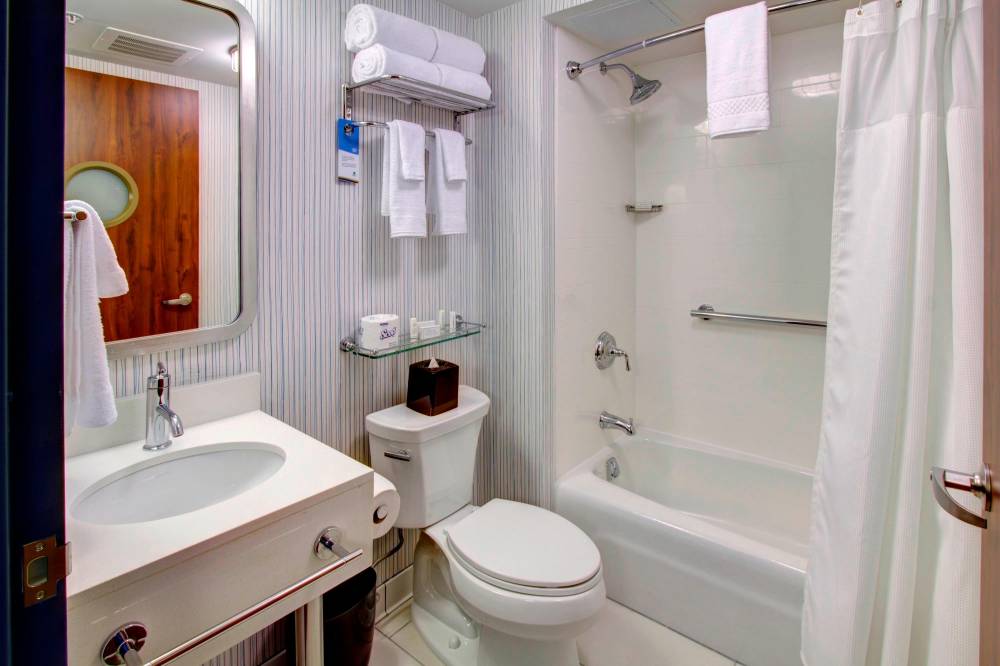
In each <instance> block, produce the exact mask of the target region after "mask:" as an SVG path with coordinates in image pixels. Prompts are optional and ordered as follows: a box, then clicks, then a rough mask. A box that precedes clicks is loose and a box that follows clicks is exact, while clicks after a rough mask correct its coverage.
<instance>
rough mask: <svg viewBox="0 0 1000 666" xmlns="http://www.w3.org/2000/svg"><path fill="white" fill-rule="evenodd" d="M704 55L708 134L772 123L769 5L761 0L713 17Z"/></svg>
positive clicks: (751, 129)
mask: <svg viewBox="0 0 1000 666" xmlns="http://www.w3.org/2000/svg"><path fill="white" fill-rule="evenodd" d="M705 59H706V66H707V72H706V76H705V79H706V83H707V87H708V90H707V92H708V133H709V135H710V136H712V137H713V138H714V137H719V136H725V135H727V134H737V133H740V132H757V131H760V130H765V129H767V128H768V127H770V125H771V103H770V97H769V96H768V72H767V67H768V64H767V63H768V34H767V5H766V4H765V3H764V2H758V3H756V4H754V5H747V6H746V7H740V8H739V9H733V10H732V11H728V12H722V13H721V14H713V15H712V16H709V17H708V18H707V19H706V20H705Z"/></svg>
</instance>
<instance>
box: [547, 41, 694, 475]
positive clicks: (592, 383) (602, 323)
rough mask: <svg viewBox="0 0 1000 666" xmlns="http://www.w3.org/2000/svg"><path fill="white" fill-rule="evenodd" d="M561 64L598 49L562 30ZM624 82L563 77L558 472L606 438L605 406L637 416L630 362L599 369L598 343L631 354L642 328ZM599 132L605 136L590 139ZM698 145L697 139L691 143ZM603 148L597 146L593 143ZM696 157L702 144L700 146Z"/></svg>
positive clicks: (558, 174) (559, 88)
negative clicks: (602, 340)
mask: <svg viewBox="0 0 1000 666" xmlns="http://www.w3.org/2000/svg"><path fill="white" fill-rule="evenodd" d="M555 46H556V60H557V61H558V62H563V61H565V60H569V59H579V58H589V57H591V56H592V55H597V54H598V50H597V49H596V48H595V47H594V46H592V45H590V44H588V43H586V42H584V41H582V40H580V39H579V38H577V37H575V36H573V35H571V34H569V33H567V32H565V31H564V30H561V29H560V30H557V31H556V44H555ZM621 83H622V82H621V81H620V80H619V78H618V77H610V76H609V77H602V76H600V75H599V74H598V75H597V76H593V75H590V76H588V75H587V74H585V75H584V76H582V77H581V79H580V80H577V81H571V80H569V79H566V78H564V77H559V78H558V79H557V80H556V98H557V100H558V101H557V106H558V107H559V108H560V109H561V111H562V112H561V113H560V115H559V122H558V123H557V124H556V127H555V133H556V134H555V138H556V143H555V151H556V152H555V154H556V161H555V164H556V171H555V178H556V191H557V193H558V194H557V197H558V202H559V206H558V207H557V209H556V211H555V263H554V280H555V338H556V340H555V344H554V347H553V352H552V354H553V355H552V362H553V363H554V367H555V375H554V387H555V400H554V412H553V413H554V437H555V452H554V458H555V474H556V475H557V476H558V475H559V474H562V473H563V472H565V471H566V470H568V469H569V468H570V467H572V466H573V465H574V464H576V463H578V462H579V461H580V460H582V459H583V458H584V457H586V456H587V455H589V454H590V453H592V452H594V451H596V450H597V449H599V448H600V447H601V446H603V445H604V444H605V443H606V442H607V441H608V433H607V432H604V431H601V430H600V429H599V428H598V427H597V416H598V414H600V412H601V411H602V410H604V409H607V410H609V411H612V412H615V413H619V414H622V415H624V416H629V415H631V414H632V411H633V407H634V381H635V380H634V376H633V375H632V374H631V373H626V372H625V366H624V362H622V361H618V362H617V363H615V364H614V366H613V367H611V368H609V369H607V370H604V371H601V370H598V369H597V367H596V366H595V365H594V360H593V359H594V342H595V340H596V338H597V336H598V334H599V333H601V331H604V330H607V331H610V332H611V333H612V334H613V335H614V336H615V337H616V338H617V340H618V344H619V345H620V346H621V347H623V348H624V349H626V350H631V349H632V345H633V343H634V326H635V307H634V304H635V265H634V261H633V257H634V256H635V225H636V219H637V217H638V216H636V215H632V214H629V213H626V212H625V210H624V208H625V204H626V203H631V202H632V200H633V197H634V195H635V180H634V176H635V159H634V154H633V144H634V127H633V121H632V116H631V113H630V110H629V109H628V107H627V103H626V100H627V99H628V90H627V86H626V87H625V88H623V87H622V85H621ZM592 135H597V136H598V137H600V138H599V139H597V140H594V139H590V138H588V137H589V136H592ZM685 141H686V144H685V145H689V144H691V141H690V140H685ZM595 143H597V144H600V149H599V150H597V149H594V147H593V146H594V144H595ZM692 150H693V151H695V152H696V151H697V147H692Z"/></svg>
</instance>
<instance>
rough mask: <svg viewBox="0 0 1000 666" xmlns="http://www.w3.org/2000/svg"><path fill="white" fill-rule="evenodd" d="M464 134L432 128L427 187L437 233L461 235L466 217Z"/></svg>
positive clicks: (433, 227) (441, 234) (465, 224)
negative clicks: (432, 138) (432, 139)
mask: <svg viewBox="0 0 1000 666" xmlns="http://www.w3.org/2000/svg"><path fill="white" fill-rule="evenodd" d="M467 179H468V172H467V170H466V167H465V137H464V136H462V135H461V134H459V133H458V132H453V131H451V130H446V129H435V130H434V142H433V146H432V147H431V161H430V172H429V173H428V175H427V181H428V188H429V189H430V193H429V199H430V211H429V212H430V215H431V220H432V222H433V223H432V226H431V233H433V234H434V235H436V236H447V235H451V234H464V233H465V232H466V230H467V223H466V217H465V182H466V180H467Z"/></svg>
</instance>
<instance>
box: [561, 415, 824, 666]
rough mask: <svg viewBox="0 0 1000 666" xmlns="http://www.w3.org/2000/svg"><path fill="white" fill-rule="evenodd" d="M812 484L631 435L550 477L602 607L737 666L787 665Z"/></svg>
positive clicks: (754, 464)
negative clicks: (593, 573) (596, 562)
mask: <svg viewBox="0 0 1000 666" xmlns="http://www.w3.org/2000/svg"><path fill="white" fill-rule="evenodd" d="M612 459H614V462H613V463H611V465H609V461H611V460H612ZM609 467H617V469H618V472H619V473H618V476H617V477H616V478H613V479H612V478H609ZM811 486H812V474H811V473H810V471H809V470H805V469H800V468H796V467H792V466H782V465H778V464H775V463H771V462H768V461H763V460H761V459H757V458H753V457H750V456H746V455H742V454H739V453H736V452H733V451H729V450H726V449H721V448H718V447H713V446H710V445H705V444H700V443H697V442H691V441H687V440H683V439H680V438H676V437H671V436H669V435H660V434H644V433H642V432H640V433H639V434H637V435H636V436H635V437H623V438H622V439H621V440H620V441H618V442H616V443H615V444H613V445H611V446H609V447H607V448H604V449H602V450H601V451H600V452H599V453H597V454H596V455H594V456H592V457H591V458H589V459H588V460H586V461H585V462H583V463H582V464H580V465H578V466H577V467H576V468H574V469H573V470H571V471H570V472H568V473H567V474H566V475H565V476H563V477H562V478H561V479H559V481H558V483H557V484H556V499H555V501H556V510H557V511H558V512H559V513H560V514H562V515H563V516H565V517H566V518H568V519H569V520H571V521H573V522H574V523H576V524H577V525H579V526H580V528H582V529H583V530H584V531H585V532H587V534H589V535H590V537H591V538H592V539H593V540H594V542H595V543H596V544H597V547H598V548H599V549H600V551H601V557H602V559H603V565H604V580H605V583H606V584H607V588H608V596H609V597H610V598H611V599H613V600H614V601H617V602H618V603H620V604H622V605H624V606H627V607H629V608H631V609H632V610H635V611H638V612H639V613H641V614H643V615H645V616H647V617H649V618H651V619H653V620H655V621H656V622H659V623H660V624H663V625H666V626H668V627H670V628H671V629H673V630H675V631H677V632H679V633H681V634H684V635H685V636H687V637H688V638H691V639H693V640H695V641H697V642H699V643H701V644H703V645H706V646H708V647H710V648H712V649H713V650H716V651H717V652H721V653H722V654H724V655H726V656H727V657H729V658H731V659H735V660H736V661H738V662H740V663H742V664H746V665H747V666H783V665H784V664H788V665H790V666H791V665H797V664H800V663H801V662H800V660H799V622H800V618H801V612H802V609H801V606H802V590H803V583H804V581H805V568H806V554H807V543H808V529H809V497H810V491H811Z"/></svg>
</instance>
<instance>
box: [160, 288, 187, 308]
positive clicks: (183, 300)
mask: <svg viewBox="0 0 1000 666" xmlns="http://www.w3.org/2000/svg"><path fill="white" fill-rule="evenodd" d="M192 303H194V298H192V296H191V294H189V293H187V292H186V291H185V292H184V293H183V294H181V295H180V296H178V297H177V298H165V299H163V300H162V301H160V304H161V305H191V304H192Z"/></svg>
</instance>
